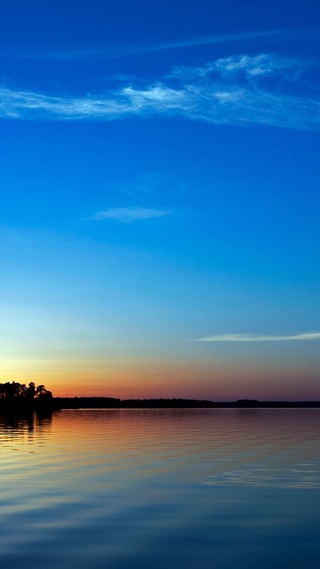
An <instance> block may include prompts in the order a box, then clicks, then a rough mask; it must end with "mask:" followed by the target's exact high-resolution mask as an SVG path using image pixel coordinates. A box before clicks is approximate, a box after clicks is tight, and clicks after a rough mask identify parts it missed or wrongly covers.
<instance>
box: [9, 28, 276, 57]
mask: <svg viewBox="0 0 320 569" xmlns="http://www.w3.org/2000/svg"><path fill="white" fill-rule="evenodd" d="M283 34H284V32H283V30H264V31H260V32H244V33H239V34H221V35H215V36H209V37H202V38H190V39H186V40H181V41H172V42H162V43H158V44H151V45H150V44H149V45H140V46H125V47H113V48H110V47H108V48H92V49H78V50H60V51H58V50H56V51H54V50H50V51H47V50H35V49H32V50H27V49H24V50H23V51H19V50H12V49H11V50H8V49H2V50H1V51H0V54H1V55H2V56H7V57H8V56H9V57H15V58H17V57H18V58H23V59H34V60H47V61H48V60H63V61H76V60H79V61H80V60H82V61H83V60H91V59H96V60H103V59H116V58H121V57H128V56H131V57H132V56H135V55H140V54H141V55H143V54H145V53H152V52H157V51H168V50H172V49H182V48H185V47H196V46H201V45H213V44H223V43H232V42H238V41H243V40H251V39H252V40H255V39H259V38H269V37H275V36H279V35H283Z"/></svg>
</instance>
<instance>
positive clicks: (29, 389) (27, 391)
mask: <svg viewBox="0 0 320 569" xmlns="http://www.w3.org/2000/svg"><path fill="white" fill-rule="evenodd" d="M311 407H317V408H319V407H320V401H257V400H255V399H240V400H238V401H234V402H219V401H208V400H206V399H201V400H198V399H181V398H178V399H176V398H173V399H165V398H160V399H117V398H115V397H53V395H52V393H51V391H49V390H48V389H46V387H45V386H44V385H42V384H41V385H38V386H36V384H35V383H34V382H33V381H32V382H30V383H29V384H28V385H25V384H24V383H18V382H16V381H12V382H11V383H10V382H9V381H7V382H6V383H0V411H11V410H13V411H45V412H46V411H54V410H59V409H84V408H86V409H179V408H180V409H182V408H185V409H192V408H193V409H205V408H209V409H210V408H212V409H226V408H251V409H255V408H311Z"/></svg>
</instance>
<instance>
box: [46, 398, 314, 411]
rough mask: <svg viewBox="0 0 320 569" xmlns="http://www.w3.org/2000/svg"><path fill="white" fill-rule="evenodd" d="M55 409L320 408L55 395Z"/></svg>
mask: <svg viewBox="0 0 320 569" xmlns="http://www.w3.org/2000/svg"><path fill="white" fill-rule="evenodd" d="M53 405H54V408H58V409H81V408H82V409H83V408H87V409H205V408H210V409H238V408H245V409H266V408H272V409H280V408H288V409H295V408H301V409H308V408H312V407H313V408H320V401H257V400H254V399H240V400H237V401H234V402H220V401H208V400H198V399H176V398H173V399H116V398H113V397H55V398H54V399H53Z"/></svg>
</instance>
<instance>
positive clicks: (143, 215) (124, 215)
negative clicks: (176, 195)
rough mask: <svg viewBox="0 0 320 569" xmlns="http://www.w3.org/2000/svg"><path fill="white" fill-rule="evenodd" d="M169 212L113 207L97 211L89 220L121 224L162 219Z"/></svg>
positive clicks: (164, 210)
mask: <svg viewBox="0 0 320 569" xmlns="http://www.w3.org/2000/svg"><path fill="white" fill-rule="evenodd" d="M170 214H171V211H169V210H166V209H149V208H144V207H115V208H110V209H106V210H104V211H98V212H97V213H96V214H95V215H94V216H93V217H92V218H91V219H93V220H95V221H103V220H104V219H113V220H116V221H121V222H123V223H130V222H132V221H140V220H141V219H151V218H153V217H163V216H164V215H170Z"/></svg>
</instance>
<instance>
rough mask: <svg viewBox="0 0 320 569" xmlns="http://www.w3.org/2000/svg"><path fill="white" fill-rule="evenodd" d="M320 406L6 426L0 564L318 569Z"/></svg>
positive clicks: (13, 567) (135, 414)
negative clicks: (305, 408) (305, 568)
mask: <svg viewBox="0 0 320 569" xmlns="http://www.w3.org/2000/svg"><path fill="white" fill-rule="evenodd" d="M319 439H320V409H307V410H301V409H300V410H292V409H285V410H261V409H260V410H236V409H226V410H213V409H210V410H80V411H62V412H61V413H57V414H54V415H53V417H52V418H51V419H50V418H46V419H42V420H39V419H37V418H36V417H34V419H33V420H32V419H30V418H29V419H28V420H27V419H19V420H18V419H14V418H4V417H2V418H1V419H0V460H1V463H0V522H1V526H0V528H1V531H0V567H3V568H5V569H20V568H21V569H29V568H30V569H31V568H32V569H39V568H41V569H43V568H45V569H58V568H59V569H64V568H66V569H73V568H74V569H98V568H99V569H102V568H105V569H107V568H108V569H113V568H115V569H120V568H121V569H124V568H128V569H130V568H132V569H138V568H139V569H142V568H143V569H153V568H155V569H157V568H168V569H171V568H175V569H180V568H183V569H188V568H194V567H195V568H196V567H197V568H213V569H215V568H216V569H242V568H244V569H253V568H254V569H256V568H257V569H258V568H259V569H265V568H268V569H269V568H270V569H271V568H272V569H277V568H279V569H280V568H281V569H289V568H290V569H301V568H302V567H308V568H309V569H318V568H319V567H320V442H319Z"/></svg>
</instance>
